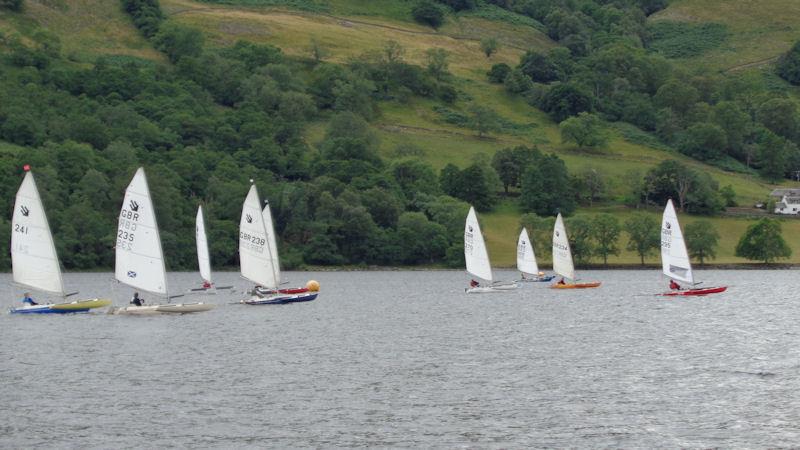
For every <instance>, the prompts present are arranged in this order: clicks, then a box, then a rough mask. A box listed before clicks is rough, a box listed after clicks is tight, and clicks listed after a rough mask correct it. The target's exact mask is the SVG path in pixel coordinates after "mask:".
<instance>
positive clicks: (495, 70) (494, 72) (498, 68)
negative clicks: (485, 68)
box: [486, 63, 511, 83]
mask: <svg viewBox="0 0 800 450" xmlns="http://www.w3.org/2000/svg"><path fill="white" fill-rule="evenodd" d="M509 73H511V66H509V65H508V64H506V63H499V64H493V65H492V68H491V69H490V70H489V72H487V73H486V76H487V77H488V78H489V81H490V82H492V83H502V82H503V81H505V80H506V77H507V76H508V74H509Z"/></svg>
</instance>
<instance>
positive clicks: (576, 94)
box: [541, 83, 592, 122]
mask: <svg viewBox="0 0 800 450" xmlns="http://www.w3.org/2000/svg"><path fill="white" fill-rule="evenodd" d="M541 106H542V109H543V110H544V111H546V112H547V113H549V114H550V117H552V118H553V120H555V121H556V122H562V121H564V120H565V119H566V118H567V117H570V116H577V115H578V113H581V112H584V111H588V112H591V111H592V97H591V95H590V94H589V93H588V92H587V91H586V90H585V89H583V88H582V87H580V86H578V85H576V84H570V83H565V84H559V85H558V86H556V87H554V88H553V89H551V90H550V91H549V92H548V93H547V94H545V96H544V98H543V99H542V105H541Z"/></svg>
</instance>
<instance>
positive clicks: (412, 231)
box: [397, 212, 448, 264]
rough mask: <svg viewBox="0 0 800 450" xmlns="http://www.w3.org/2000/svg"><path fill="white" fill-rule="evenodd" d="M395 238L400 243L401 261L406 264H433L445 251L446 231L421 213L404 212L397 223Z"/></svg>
mask: <svg viewBox="0 0 800 450" xmlns="http://www.w3.org/2000/svg"><path fill="white" fill-rule="evenodd" d="M397 238H398V241H399V242H402V243H403V245H402V255H403V257H402V259H403V262H404V263H406V264H420V263H422V264H425V263H434V262H437V261H439V260H441V259H442V258H443V257H444V256H445V252H446V251H447V247H448V242H447V230H446V229H445V227H444V226H442V225H440V224H438V223H436V222H431V221H430V220H428V218H427V217H426V216H425V214H423V213H421V212H406V213H403V214H402V215H401V216H400V219H399V220H398V222H397Z"/></svg>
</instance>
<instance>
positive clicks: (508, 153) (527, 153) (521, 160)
mask: <svg viewBox="0 0 800 450" xmlns="http://www.w3.org/2000/svg"><path fill="white" fill-rule="evenodd" d="M541 157H542V154H541V153H540V152H539V150H537V149H535V148H533V149H531V148H527V147H524V146H519V147H515V148H513V149H512V148H504V149H502V150H498V151H497V152H495V154H494V156H492V167H493V168H494V170H495V171H497V175H498V176H499V177H500V181H501V182H502V184H503V190H504V191H505V193H506V194H508V188H509V187H519V185H520V178H521V176H522V172H523V171H524V170H525V168H526V167H527V166H529V165H531V164H535V163H536V161H537V160H538V159H539V158H541Z"/></svg>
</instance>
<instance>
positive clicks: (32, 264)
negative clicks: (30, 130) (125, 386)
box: [10, 166, 111, 314]
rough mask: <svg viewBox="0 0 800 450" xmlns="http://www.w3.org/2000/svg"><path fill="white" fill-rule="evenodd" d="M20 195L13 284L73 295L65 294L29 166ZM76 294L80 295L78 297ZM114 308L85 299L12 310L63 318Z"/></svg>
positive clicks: (15, 224)
mask: <svg viewBox="0 0 800 450" xmlns="http://www.w3.org/2000/svg"><path fill="white" fill-rule="evenodd" d="M25 170H26V173H25V178H23V180H22V184H21V185H20V187H19V190H18V191H17V198H16V202H15V203H14V215H13V217H12V219H11V264H12V270H13V278H14V283H15V284H18V285H20V286H24V287H26V288H30V289H31V290H34V291H38V292H43V293H46V294H52V295H55V296H59V297H61V298H62V299H66V297H68V296H70V295H74V294H67V293H66V291H65V290H64V278H63V276H62V274H61V264H60V262H59V260H58V254H57V253H56V246H55V243H54V242H53V234H52V233H51V232H50V225H49V223H48V222H47V216H46V215H45V212H44V206H43V205H42V199H41V197H40V196H39V190H38V189H37V188H36V181H35V180H34V179H33V173H32V172H30V170H29V168H28V166H25ZM75 294H77V292H76V293H75ZM110 304H111V301H110V300H106V299H98V298H93V299H86V300H75V301H72V302H61V303H41V304H37V305H27V304H26V305H23V306H18V307H15V308H11V309H10V312H11V313H12V314H48V313H51V314H52V313H55V314H64V313H78V312H87V311H89V310H90V309H94V308H102V307H103V306H108V305H110Z"/></svg>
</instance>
